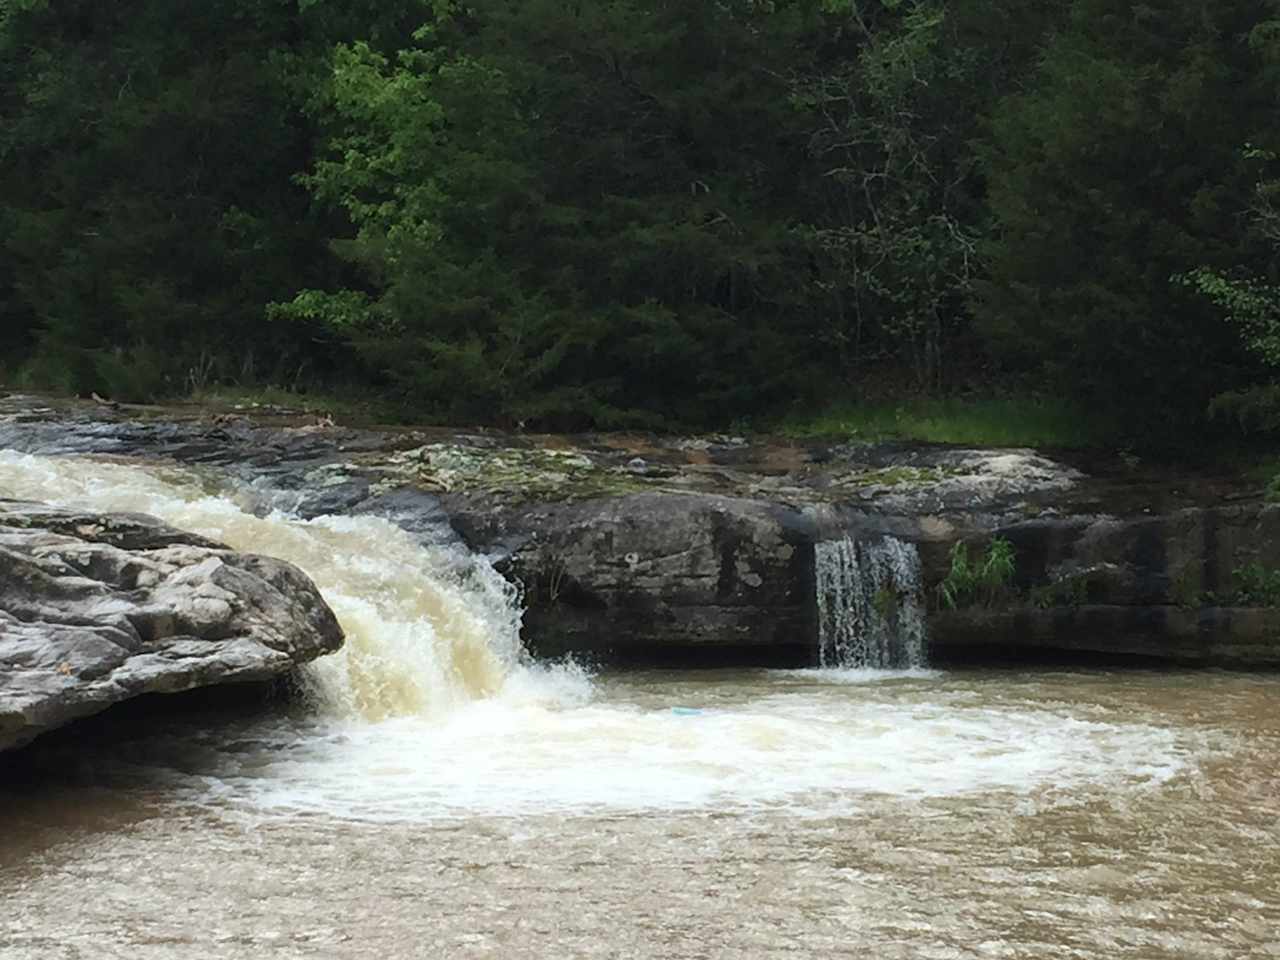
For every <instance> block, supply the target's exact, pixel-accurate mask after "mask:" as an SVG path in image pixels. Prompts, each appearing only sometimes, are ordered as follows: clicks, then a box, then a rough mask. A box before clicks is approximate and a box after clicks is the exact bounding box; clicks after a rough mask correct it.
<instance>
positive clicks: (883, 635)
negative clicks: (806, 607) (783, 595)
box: [813, 537, 925, 670]
mask: <svg viewBox="0 0 1280 960" xmlns="http://www.w3.org/2000/svg"><path fill="white" fill-rule="evenodd" d="M813 552H814V559H813V562H814V589H815V592H816V596H815V598H814V599H815V602H816V604H817V608H818V644H819V651H818V652H819V657H820V659H821V662H822V665H823V666H824V667H833V668H844V669H848V668H864V669H870V670H884V669H889V668H905V669H917V670H918V669H920V668H921V667H923V665H924V660H925V654H924V649H925V619H924V598H923V597H922V595H921V593H922V590H921V583H920V554H919V553H918V552H917V550H916V548H915V546H914V545H913V544H910V543H904V542H903V541H901V540H898V539H896V538H894V537H881V538H880V539H878V540H872V541H867V542H860V541H857V540H854V539H853V538H852V537H844V538H842V539H840V540H824V541H822V542H820V543H816V544H814V550H813Z"/></svg>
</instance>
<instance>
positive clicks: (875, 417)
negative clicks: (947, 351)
mask: <svg viewBox="0 0 1280 960" xmlns="http://www.w3.org/2000/svg"><path fill="white" fill-rule="evenodd" d="M778 429H779V430H780V431H781V432H782V433H784V434H786V435H788V436H794V437H808V438H824V439H833V440H860V441H874V440H890V439H894V440H920V441H924V442H927V443H955V444H967V445H974V446H1006V447H1012V446H1031V447H1040V448H1046V447H1048V448H1054V447H1056V448H1062V449H1068V448H1084V447H1100V446H1105V445H1107V444H1111V443H1114V442H1116V441H1117V440H1118V439H1119V438H1120V437H1122V436H1123V431H1124V429H1125V421H1124V419H1123V417H1122V416H1120V415H1119V414H1118V413H1108V412H1107V411H1104V410H1100V409H1095V410H1091V411H1090V410H1086V409H1085V408H1084V407H1083V405H1081V404H1079V403H1073V402H1070V401H1067V400H1065V399H1062V398H1056V399H1055V398H1048V397H1032V396H1012V397H993V398H981V399H965V400H962V399H946V398H937V399H931V398H922V399H917V400H908V401H904V402H901V403H896V404H884V403H861V404H842V405H840V406H837V407H833V408H830V409H828V410H826V411H824V412H822V413H821V414H819V415H817V416H808V417H803V418H799V417H796V418H791V419H789V420H786V421H783V422H782V423H781V424H779V425H778Z"/></svg>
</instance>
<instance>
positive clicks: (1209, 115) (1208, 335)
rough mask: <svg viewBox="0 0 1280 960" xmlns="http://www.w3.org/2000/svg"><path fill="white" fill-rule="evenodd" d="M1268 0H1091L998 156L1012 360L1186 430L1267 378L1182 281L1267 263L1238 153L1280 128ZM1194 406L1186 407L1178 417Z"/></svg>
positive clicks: (1003, 322) (991, 148)
mask: <svg viewBox="0 0 1280 960" xmlns="http://www.w3.org/2000/svg"><path fill="white" fill-rule="evenodd" d="M1258 12H1259V5H1258V4H1257V3H1256V2H1244V0H1236V2H1224V3H1219V4H1213V5H1211V6H1208V7H1206V6H1204V5H1202V4H1191V3H1186V2H1182V0H1164V2H1161V3H1155V4H1151V3H1147V4H1132V5H1131V4H1125V5H1121V6H1120V7H1117V6H1116V5H1115V4H1111V3H1104V2H1101V0H1075V2H1074V3H1072V4H1071V7H1070V11H1069V17H1068V19H1067V21H1066V23H1065V24H1064V26H1063V28H1062V29H1061V30H1060V31H1059V32H1057V33H1056V34H1055V36H1054V37H1053V39H1052V40H1051V42H1050V43H1049V44H1048V45H1047V47H1046V49H1045V51H1044V54H1043V56H1042V58H1041V60H1040V63H1039V65H1038V68H1037V69H1036V71H1035V73H1034V76H1033V78H1032V81H1031V83H1030V84H1029V86H1028V87H1027V89H1026V90H1025V91H1022V92H1017V93H1013V94H1011V95H1009V96H1007V97H1005V98H1004V99H1003V100H1002V102H1001V103H1000V104H999V106H998V108H997V110H996V111H995V115H994V123H993V128H992V136H991V139H990V141H989V142H988V143H987V144H985V145H984V146H982V147H981V148H980V152H981V155H982V158H983V161H984V166H985V170H986V176H987V183H988V189H989V197H990V206H991V211H992V215H993V218H994V224H993V231H992V234H991V237H990V239H989V240H988V242H987V243H986V244H985V245H984V248H983V254H984V258H985V260H986V262H987V264H988V265H989V271H990V272H989V276H988V278H987V279H986V280H985V281H984V283H983V284H982V285H981V287H980V290H979V294H978V296H977V298H976V301H977V310H978V312H979V315H980V318H981V321H982V324H983V328H984V330H985V331H986V332H987V334H988V335H989V336H990V337H991V338H992V340H993V342H994V343H995V344H996V345H997V346H998V347H999V348H1000V349H1001V350H1002V351H1003V353H1004V354H1005V355H1006V357H1008V358H1009V359H1010V360H1011V361H1012V362H1014V363H1018V364H1020V365H1021V366H1023V367H1024V368H1027V367H1034V368H1039V369H1042V370H1044V371H1046V372H1047V373H1048V375H1049V376H1050V378H1051V381H1052V382H1054V383H1055V384H1056V385H1057V386H1058V388H1059V389H1062V390H1067V391H1070V392H1071V393H1072V394H1074V395H1076V396H1079V397H1082V398H1086V399H1092V400H1093V401H1095V402H1098V403H1113V404H1124V405H1125V406H1126V407H1128V408H1129V409H1131V410H1132V411H1133V413H1134V417H1135V420H1141V419H1143V418H1144V417H1145V418H1146V421H1147V425H1150V423H1152V422H1163V423H1168V424H1169V426H1170V427H1171V428H1172V429H1175V430H1180V429H1182V428H1183V426H1184V425H1185V423H1186V422H1187V420H1186V418H1187V417H1188V416H1190V417H1197V416H1199V415H1200V413H1201V411H1203V409H1204V404H1205V402H1206V400H1207V399H1208V397H1210V396H1211V395H1213V394H1214V393H1217V392H1220V391H1221V390H1222V389H1223V387H1224V385H1230V384H1232V383H1236V382H1239V381H1240V379H1241V378H1243V377H1247V376H1248V375H1249V373H1248V370H1249V364H1248V362H1247V359H1246V358H1245V357H1244V356H1243V355H1242V353H1241V351H1240V350H1239V348H1238V343H1237V340H1236V339H1235V338H1234V337H1233V336H1232V335H1231V331H1230V330H1229V329H1228V328H1227V327H1226V326H1225V325H1224V324H1223V323H1222V322H1221V321H1220V320H1219V319H1218V317H1217V316H1216V315H1215V314H1214V312H1213V311H1212V310H1210V309H1208V307H1207V305H1206V304H1205V303H1204V301H1203V300H1202V299H1200V298H1198V297H1195V296H1193V295H1192V294H1191V293H1190V291H1188V290H1187V289H1186V288H1185V287H1184V286H1183V285H1180V284H1174V283H1171V282H1170V279H1169V278H1170V277H1171V276H1172V275H1175V274H1178V273H1181V272H1185V271H1187V270H1189V269H1191V268H1193V267H1195V266H1196V265H1207V266H1209V267H1211V268H1213V269H1217V268H1219V267H1221V266H1223V265H1228V264H1233V263H1239V262H1240V261H1241V260H1242V259H1245V260H1247V259H1249V258H1250V257H1251V255H1252V251H1253V249H1254V248H1255V247H1256V241H1254V240H1253V239H1252V238H1250V237H1248V236H1246V235H1245V231H1243V230H1242V229H1241V217H1240V212H1241V210H1242V209H1243V208H1244V206H1245V204H1246V201H1245V197H1246V196H1247V192H1248V178H1247V171H1246V169H1245V167H1244V165H1243V164H1242V162H1241V158H1240V156H1239V154H1238V151H1237V150H1236V149H1235V148H1234V147H1233V144H1238V143H1240V142H1241V141H1242V140H1243V139H1244V138H1245V137H1247V136H1248V135H1249V132H1250V131H1251V130H1253V129H1257V128H1258V127H1259V126H1260V125H1261V124H1262V123H1264V122H1266V118H1267V117H1268V115H1269V112H1270V110H1272V109H1273V107H1272V106H1271V105H1270V104H1271V102H1272V101H1270V100H1269V98H1268V97H1267V95H1266V91H1265V89H1264V88H1265V84H1264V83H1263V82H1262V76H1263V75H1262V72H1261V70H1260V69H1259V64H1258V62H1257V58H1256V55H1255V52H1254V51H1253V50H1252V49H1251V47H1250V45H1249V43H1248V42H1247V36H1248V33H1249V31H1250V29H1251V28H1252V27H1253V26H1254V25H1255V24H1256V22H1257V16H1258ZM1174 411H1177V412H1178V413H1177V415H1171V414H1173V412H1174Z"/></svg>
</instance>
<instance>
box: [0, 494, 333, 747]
mask: <svg viewBox="0 0 1280 960" xmlns="http://www.w3.org/2000/svg"><path fill="white" fill-rule="evenodd" d="M342 639H343V638H342V631H341V629H340V628H339V626H338V623H337V620H336V619H335V618H334V616H333V613H332V612H331V611H330V610H329V608H328V607H327V606H326V605H325V603H324V601H323V599H321V597H320V594H319V592H318V591H317V589H316V588H315V586H314V584H312V583H311V581H310V579H308V578H307V576H306V575H305V574H304V573H302V571H300V570H298V569H297V568H296V567H293V566H291V565H290V564H287V563H284V562H283V561H280V560H274V559H271V558H269V557H261V556H255V555H251V554H242V553H236V552H233V551H231V550H228V549H227V548H225V547H223V546H222V545H220V544H217V543H214V542H213V541H210V540H206V539H204V538H201V537H197V536H194V535H192V534H189V533H184V532H182V531H179V530H175V529H173V528H172V527H168V526H166V525H164V524H162V523H160V522H159V521H157V520H154V519H152V518H150V517H146V516H142V515H136V514H95V513H87V512H82V511H72V510H61V509H56V508H52V507H47V506H43V505H40V504H34V503H28V502H22V501H12V500H0V750H4V749H8V748H12V747H15V746H19V745H21V744H23V743H25V742H27V741H29V740H31V739H32V738H34V737H35V736H37V735H39V734H40V733H43V732H45V731H46V730H51V729H53V728H55V727H59V726H62V725H64V724H66V723H69V722H70V721H72V720H75V719H78V718H80V717H84V716H88V715H90V714H93V713H97V712H99V711H101V710H104V709H106V708H107V707H109V706H111V705H112V704H115V703H118V702H120V701H123V700H127V699H130V698H133V697H136V696H140V695H142V694H147V693H176V692H180V691H184V690H189V689H192V688H195V687H200V686H207V685H211V684H220V683H232V682H243V681H257V680H266V679H270V678H272V677H275V676H278V675H280V674H283V673H286V672H287V671H289V670H292V669H293V668H294V667H295V666H297V665H298V664H300V663H304V662H306V661H308V660H311V659H313V658H315V657H317V656H319V655H321V654H323V653H328V652H332V651H333V650H336V649H337V648H338V647H339V646H340V645H341V643H342Z"/></svg>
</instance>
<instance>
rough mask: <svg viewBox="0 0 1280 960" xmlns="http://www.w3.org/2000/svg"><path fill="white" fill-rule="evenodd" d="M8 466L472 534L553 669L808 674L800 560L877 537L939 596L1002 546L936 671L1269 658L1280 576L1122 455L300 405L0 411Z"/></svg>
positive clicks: (1196, 487) (1198, 500)
mask: <svg viewBox="0 0 1280 960" xmlns="http://www.w3.org/2000/svg"><path fill="white" fill-rule="evenodd" d="M6 447H7V448H12V449H15V450H20V451H26V452H33V453H45V454H80V455H96V456H102V455H109V456H116V457H127V458H131V459H143V460H150V461H155V462H175V461H176V462H178V463H182V464H186V465H195V466H197V467H200V466H205V467H208V468H209V470H210V474H211V476H226V475H228V474H229V475H231V476H234V477H236V478H238V479H239V480H242V481H249V482H251V483H252V488H251V489H252V490H253V491H256V493H255V496H257V498H258V504H257V506H258V508H259V509H262V510H267V509H273V508H276V509H285V510H289V511H293V512H296V513H299V514H301V515H303V516H316V515H320V514H325V513H350V514H375V515H380V516H385V517H387V518H389V519H391V520H393V521H395V522H397V523H398V524H400V525H401V526H402V527H404V528H405V529H407V530H409V531H410V532H412V533H414V534H415V535H417V536H419V537H420V538H422V539H423V540H424V541H429V542H434V543H439V542H448V541H454V542H456V541H458V540H461V541H463V542H465V544H466V545H467V546H469V547H470V548H472V549H473V550H477V551H479V552H482V553H484V554H486V555H488V556H489V557H490V558H491V559H492V560H493V562H494V563H495V565H496V566H497V567H498V569H500V570H501V571H502V572H503V573H504V574H506V575H507V576H509V577H510V578H512V579H514V580H516V581H517V582H518V583H519V584H520V585H521V586H522V588H523V590H524V598H525V603H526V606H527V612H526V616H525V636H526V639H527V641H528V642H529V644H530V646H531V647H532V648H533V649H534V650H535V651H537V652H539V653H543V654H557V653H562V652H575V653H586V654H591V655H596V656H600V657H620V658H631V659H641V660H646V659H647V660H663V659H670V658H675V659H678V658H682V657H690V658H698V659H701V660H703V661H704V662H712V663H716V662H723V663H730V662H742V661H743V660H748V659H749V660H757V661H760V660H769V661H773V662H797V663H798V662H806V661H809V660H812V659H813V657H814V656H815V655H816V631H817V621H816V613H815V602H814V590H815V578H814V544H815V543H818V542H820V541H824V540H831V539H838V538H841V537H846V536H850V537H855V538H861V539H875V538H879V537H883V536H886V535H890V536H894V537H896V538H899V539H901V540H904V541H907V542H909V543H912V544H915V545H916V546H917V548H918V550H919V553H920V556H921V560H922V579H923V582H924V585H925V592H926V595H928V596H930V597H934V596H936V594H935V593H934V588H935V587H936V586H937V584H938V583H939V582H941V581H942V579H943V578H945V577H946V575H947V571H948V567H949V563H950V552H951V549H952V547H953V545H954V544H955V543H956V542H957V541H964V542H966V543H971V544H973V545H974V547H975V550H981V549H982V547H983V546H984V545H985V544H986V543H988V542H989V541H990V540H991V539H992V538H993V537H1001V538H1004V539H1007V540H1008V541H1009V542H1010V543H1011V544H1012V545H1013V547H1014V550H1015V570H1014V575H1013V578H1012V582H1011V583H1010V584H1009V588H1008V589H1007V590H1005V591H1003V592H1002V594H1001V596H1000V598H999V600H998V602H996V603H993V604H991V605H989V606H981V605H974V606H969V607H967V608H964V609H960V610H945V609H941V605H940V604H934V606H936V607H939V609H935V610H933V611H932V612H931V615H930V635H931V644H932V646H933V648H934V650H935V652H936V653H937V654H939V655H943V656H945V657H947V658H948V659H959V660H963V659H966V657H968V656H974V657H977V656H982V657H992V656H995V657H1001V658H1011V657H1012V658H1016V657H1017V656H1019V655H1021V654H1025V653H1043V652H1045V651H1050V652H1052V651H1055V650H1056V651H1060V652H1064V653H1071V654H1080V653H1085V654H1088V653H1097V654H1102V655H1108V654H1116V653H1120V654H1125V655H1131V656H1137V657H1142V658H1147V659H1149V660H1151V661H1152V662H1159V661H1176V662H1182V663H1197V664H1217V665H1237V666H1238V665H1247V666H1261V665H1276V664H1278V663H1280V630H1278V629H1277V626H1280V623H1278V622H1277V618H1276V617H1275V616H1274V615H1273V612H1272V611H1271V610H1270V609H1269V608H1262V607H1260V606H1258V604H1259V603H1260V602H1261V600H1260V598H1258V597H1256V596H1254V597H1242V591H1241V590H1239V589H1238V588H1237V586H1236V585H1235V584H1234V578H1235V577H1236V571H1238V570H1240V569H1242V568H1244V567H1247V566H1249V565H1253V566H1255V567H1256V568H1257V569H1261V570H1266V569H1274V568H1277V567H1280V538H1277V537H1276V536H1275V533H1277V532H1280V531H1278V530H1277V524H1280V510H1277V508H1275V507H1272V506H1270V505H1268V504H1266V503H1263V502H1261V501H1260V500H1257V499H1255V498H1252V497H1250V496H1249V495H1248V493H1247V491H1244V490H1241V489H1239V488H1238V487H1236V486H1235V485H1234V484H1233V483H1232V482H1231V481H1230V480H1229V479H1219V478H1214V477H1206V476H1200V477H1189V476H1180V477H1176V478H1172V477H1169V476H1165V475H1161V474H1160V473H1158V472H1148V471H1144V470H1142V469H1141V468H1140V466H1138V465H1134V464H1132V463H1126V462H1124V461H1122V460H1121V459H1119V458H1117V461H1116V463H1115V464H1107V463H1103V464H1101V466H1100V467H1099V465H1098V464H1091V465H1089V466H1088V467H1087V468H1086V467H1084V466H1083V465H1081V464H1070V463H1066V462H1063V461H1061V460H1058V459H1054V458H1051V457H1047V456H1044V455H1041V454H1038V453H1035V452H1033V451H1029V450H976V449H957V448H952V447H943V446H906V445H901V444H856V443H847V444H822V443H794V442H785V441H759V440H748V439H745V438H740V437H731V436H714V437H702V438H662V437H653V436H647V435H602V436H574V437H565V436H530V435H524V434H505V433H498V432H491V431H481V432H470V433H467V432H458V431H445V430H434V429H433V430H411V429H386V430H383V429H373V428H361V429H357V428H350V427H344V426H340V425H334V424H332V423H331V422H329V421H328V420H327V419H319V418H316V417H312V416H307V415H304V414H299V413H294V412H290V411H279V410H266V411H263V410H257V411H222V412H219V413H217V414H212V413H210V412H209V411H203V410H184V409H181V408H178V409H166V410H154V409H144V408H138V409H109V408H106V407H102V406H99V405H94V404H83V403H75V402H60V403H51V402H47V401H41V400H37V399H33V398H24V397H10V398H7V399H5V400H2V401H0V448H6ZM1262 599H1265V598H1262ZM1241 602H1247V603H1249V604H1250V606H1248V607H1243V606H1237V604H1239V603H1241Z"/></svg>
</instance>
